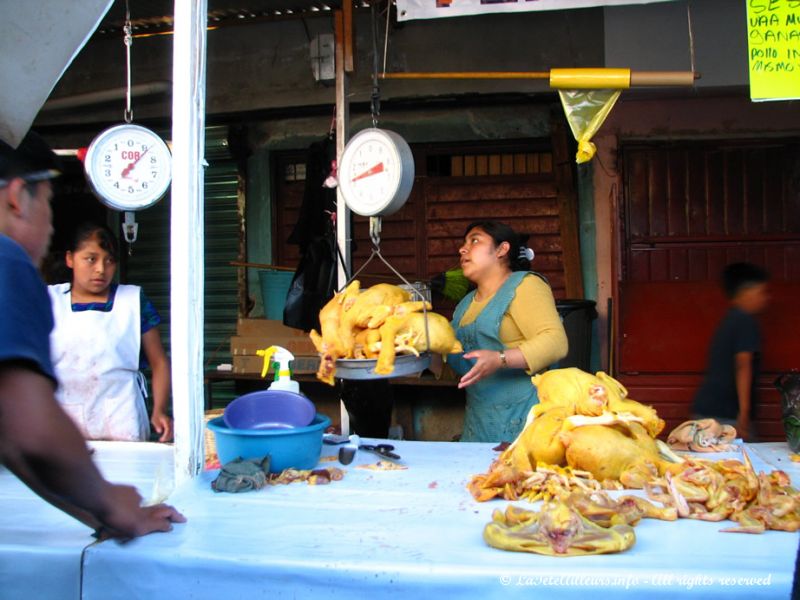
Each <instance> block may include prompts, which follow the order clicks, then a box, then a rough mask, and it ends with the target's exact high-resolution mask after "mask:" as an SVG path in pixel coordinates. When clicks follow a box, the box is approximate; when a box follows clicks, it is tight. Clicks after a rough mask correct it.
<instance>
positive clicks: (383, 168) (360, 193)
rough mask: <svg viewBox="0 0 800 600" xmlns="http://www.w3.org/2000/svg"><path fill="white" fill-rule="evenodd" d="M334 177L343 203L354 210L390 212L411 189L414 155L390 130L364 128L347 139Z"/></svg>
mask: <svg viewBox="0 0 800 600" xmlns="http://www.w3.org/2000/svg"><path fill="white" fill-rule="evenodd" d="M337 177H338V179H339V188H340V189H341V192H342V196H343V197H344V200H345V203H346V204H347V207H348V208H349V209H350V210H352V211H353V212H354V213H357V214H359V215H362V216H365V217H372V216H376V215H381V216H386V215H390V214H392V213H394V212H396V211H398V210H399V209H400V208H401V207H402V206H403V204H405V202H406V200H407V199H408V195H409V194H410V193H411V187H412V186H413V184H414V157H413V156H412V154H411V149H410V148H409V147H408V144H407V143H406V142H405V140H404V139H403V138H401V137H400V136H399V135H398V134H396V133H394V132H393V131H388V130H385V129H374V128H373V129H365V130H363V131H360V132H359V133H357V134H356V135H355V136H353V138H352V139H351V140H350V141H349V142H348V143H347V146H346V148H345V150H344V152H343V154H342V159H341V163H340V164H339V168H338V172H337Z"/></svg>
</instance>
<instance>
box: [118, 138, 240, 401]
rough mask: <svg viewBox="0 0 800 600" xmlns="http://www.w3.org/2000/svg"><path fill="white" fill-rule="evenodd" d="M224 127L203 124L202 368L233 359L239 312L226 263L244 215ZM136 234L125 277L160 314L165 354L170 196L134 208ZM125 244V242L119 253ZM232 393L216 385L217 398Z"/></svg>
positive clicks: (233, 254) (234, 252) (233, 274)
mask: <svg viewBox="0 0 800 600" xmlns="http://www.w3.org/2000/svg"><path fill="white" fill-rule="evenodd" d="M227 131H228V128H227V127H209V128H207V129H206V161H207V162H208V167H207V168H206V170H205V265H204V266H205V286H204V289H205V316H204V324H205V327H204V336H205V342H204V356H203V362H204V364H205V365H206V368H214V367H215V366H216V365H217V364H218V363H223V362H231V355H230V341H229V340H230V336H231V335H234V333H235V331H236V320H237V317H238V305H237V294H238V292H237V290H238V288H237V269H236V268H234V267H231V266H230V265H229V263H230V261H232V260H237V259H238V258H239V252H240V241H241V231H242V217H241V211H240V210H239V176H238V174H237V170H236V163H235V162H234V160H233V158H232V157H231V156H230V153H229V152H228V145H227ZM136 220H137V222H138V223H139V235H138V239H137V241H136V242H135V243H134V244H133V253H132V255H130V256H127V257H125V259H124V260H123V262H124V266H125V269H124V279H123V281H124V282H128V283H135V284H137V285H141V286H142V287H143V288H144V292H145V294H146V295H147V296H148V297H149V298H150V299H151V300H152V302H153V304H154V305H155V307H156V309H157V310H158V311H159V313H160V314H161V316H162V318H163V319H164V322H163V324H162V325H161V339H162V340H163V342H164V346H165V348H166V349H167V353H169V342H170V327H169V321H170V297H169V281H170V279H169V243H170V203H169V197H167V198H165V199H164V200H162V201H161V202H159V203H158V204H157V205H156V206H154V207H152V208H150V209H147V210H144V211H141V212H138V213H136ZM124 253H125V248H124V244H123V254H124ZM232 394H233V390H232V387H231V389H230V390H228V389H223V386H222V385H218V386H217V387H215V389H214V396H215V399H217V398H219V400H220V401H224V400H225V399H226V397H227V396H230V395H232Z"/></svg>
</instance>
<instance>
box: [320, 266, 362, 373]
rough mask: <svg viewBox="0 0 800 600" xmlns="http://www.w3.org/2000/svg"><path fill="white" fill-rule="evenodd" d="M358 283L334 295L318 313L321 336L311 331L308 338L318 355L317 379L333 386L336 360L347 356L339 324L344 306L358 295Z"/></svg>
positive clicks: (355, 282)
mask: <svg viewBox="0 0 800 600" xmlns="http://www.w3.org/2000/svg"><path fill="white" fill-rule="evenodd" d="M358 288H359V283H358V281H354V282H352V283H351V284H350V285H348V286H347V287H346V288H345V290H344V291H343V292H341V293H339V294H334V295H333V298H331V299H330V300H329V301H328V303H327V304H326V305H325V306H323V307H322V310H320V311H319V325H320V329H321V330H322V334H321V335H320V334H318V333H317V332H316V331H315V330H313V329H312V330H311V333H310V334H309V337H310V338H311V341H312V342H313V344H314V347H315V348H316V350H317V352H318V353H319V355H320V364H319V369H318V370H317V379H319V380H320V381H323V382H325V383H327V384H328V385H333V375H334V373H335V372H336V359H337V358H339V357H341V356H346V354H347V344H346V341H345V340H343V339H342V337H341V333H340V324H341V320H342V312H343V310H344V306H345V305H350V304H352V302H353V300H354V297H355V295H356V294H357V293H358Z"/></svg>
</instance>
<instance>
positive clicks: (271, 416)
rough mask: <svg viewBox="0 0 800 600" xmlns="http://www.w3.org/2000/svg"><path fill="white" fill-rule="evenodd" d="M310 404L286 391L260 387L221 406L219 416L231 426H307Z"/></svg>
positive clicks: (310, 410) (290, 427)
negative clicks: (222, 411) (221, 409)
mask: <svg viewBox="0 0 800 600" xmlns="http://www.w3.org/2000/svg"><path fill="white" fill-rule="evenodd" d="M316 412H317V409H316V408H315V407H314V403H313V402H311V400H309V399H308V398H306V397H305V396H303V395H302V394H295V393H294V392H288V391H286V390H261V391H258V392H251V393H249V394H244V395H243V396H239V397H238V398H236V399H235V400H234V401H233V402H231V403H230V404H228V406H226V407H225V412H224V414H223V415H222V418H223V419H224V421H225V424H226V425H227V426H228V427H230V428H232V429H292V428H294V427H305V426H306V425H309V424H310V423H311V421H312V419H313V418H314V415H315V414H316Z"/></svg>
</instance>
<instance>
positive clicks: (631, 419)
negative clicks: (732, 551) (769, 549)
mask: <svg viewBox="0 0 800 600" xmlns="http://www.w3.org/2000/svg"><path fill="white" fill-rule="evenodd" d="M532 382H533V385H535V386H536V387H537V391H538V395H539V404H537V405H535V406H534V407H533V408H532V409H531V411H530V413H529V415H528V420H527V424H526V426H525V428H524V429H523V431H522V432H521V433H520V434H519V436H518V437H517V439H516V440H514V441H513V443H511V445H510V446H508V448H506V449H505V450H503V451H502V453H501V454H500V456H499V457H498V458H497V459H496V460H495V461H494V462H493V463H492V464H491V466H490V467H489V471H488V472H487V473H482V474H479V475H475V476H473V477H472V479H471V481H470V482H469V484H468V489H469V491H470V492H471V493H472V495H473V496H474V497H475V499H476V500H478V501H486V500H490V499H492V498H495V497H502V498H505V499H506V500H518V499H527V500H529V501H536V500H543V501H544V504H543V506H542V508H541V510H540V511H538V512H536V511H526V510H523V509H516V508H512V507H509V509H508V510H507V511H506V512H505V513H502V512H500V511H499V510H497V511H495V514H494V517H493V520H492V522H491V523H489V524H488V525H487V526H486V528H485V530H484V539H485V540H486V542H487V543H488V544H489V545H491V546H494V547H497V548H502V549H505V550H516V551H525V552H535V553H539V554H550V555H553V556H576V555H582V554H599V553H605V552H619V551H622V550H625V549H626V548H629V547H630V546H632V545H633V543H634V542H635V535H634V534H633V530H632V528H631V527H632V525H634V524H635V523H636V522H637V521H638V520H639V519H641V518H647V517H649V518H657V519H662V520H675V519H677V518H692V519H701V520H705V521H723V520H726V519H728V520H731V521H734V522H736V523H737V524H738V526H736V527H730V528H727V529H722V531H728V532H738V533H761V532H763V531H765V530H767V529H773V530H782V531H797V530H798V529H800V495H799V494H798V492H797V490H796V489H795V488H794V487H792V485H791V481H790V479H789V477H788V475H787V474H786V473H784V472H783V471H777V470H776V471H772V472H771V473H769V474H765V473H760V474H756V473H755V471H754V470H753V467H752V465H751V463H750V460H749V458H748V456H747V453H746V451H742V456H743V460H741V461H740V460H735V459H722V460H717V461H713V460H707V459H700V458H696V457H694V456H691V455H688V454H687V455H684V456H678V455H677V454H675V453H674V452H672V451H671V450H670V448H669V447H668V446H667V445H666V444H664V443H663V442H661V441H660V440H657V439H656V436H657V435H658V434H659V433H661V431H662V429H663V428H664V425H665V423H664V421H663V420H662V419H660V418H659V417H658V415H657V414H656V411H655V410H654V409H653V408H651V407H649V406H645V405H643V404H640V403H639V402H636V401H634V400H631V399H629V398H627V390H625V388H624V387H623V386H622V385H621V384H620V383H619V382H618V381H616V380H615V379H613V378H611V377H609V376H608V375H606V374H605V373H602V372H599V373H597V374H596V375H592V374H590V373H586V372H584V371H581V370H580V369H575V368H569V369H554V370H551V371H547V372H545V373H544V374H541V375H536V376H534V377H533V379H532ZM623 488H637V489H643V490H644V492H645V495H646V497H647V499H645V498H643V497H641V496H623V497H621V498H618V499H617V500H612V499H611V498H610V497H609V496H608V495H607V492H606V491H605V490H620V489H623ZM653 502H658V503H660V505H661V506H658V505H656V504H653Z"/></svg>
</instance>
